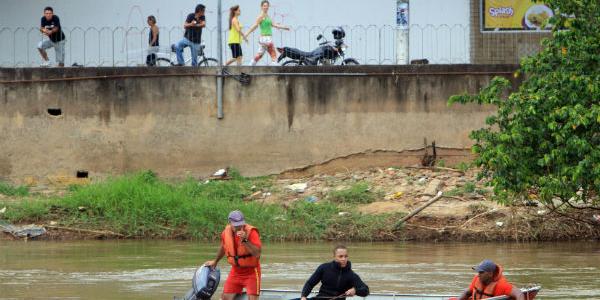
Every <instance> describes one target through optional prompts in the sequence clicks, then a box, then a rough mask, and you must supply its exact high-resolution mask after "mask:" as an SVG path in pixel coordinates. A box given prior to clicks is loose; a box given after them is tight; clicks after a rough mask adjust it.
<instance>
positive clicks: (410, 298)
mask: <svg viewBox="0 0 600 300" xmlns="http://www.w3.org/2000/svg"><path fill="white" fill-rule="evenodd" d="M541 288H542V287H541V286H534V287H529V288H523V289H521V291H522V292H523V293H524V294H525V299H527V300H532V299H534V298H535V296H536V295H537V293H538V292H539V291H540V289H541ZM314 296H316V292H313V293H312V294H311V295H310V296H309V297H314ZM299 298H300V291H293V290H271V289H262V290H260V299H261V300H290V299H299ZM352 299H359V300H456V299H458V297H457V296H456V295H417V294H396V293H371V294H369V296H368V297H365V298H363V297H358V296H356V297H352ZM508 299H509V297H508V296H499V297H493V298H488V300H508ZM236 300H247V297H246V295H245V294H244V295H240V296H239V297H236ZM323 300H327V299H326V298H325V299H323Z"/></svg>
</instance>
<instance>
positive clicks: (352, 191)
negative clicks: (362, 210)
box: [328, 182, 376, 204]
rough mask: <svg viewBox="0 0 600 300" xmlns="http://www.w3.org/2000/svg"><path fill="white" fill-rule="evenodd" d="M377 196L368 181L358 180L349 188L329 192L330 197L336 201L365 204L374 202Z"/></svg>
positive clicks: (330, 199)
mask: <svg viewBox="0 0 600 300" xmlns="http://www.w3.org/2000/svg"><path fill="white" fill-rule="evenodd" d="M375 196H376V195H375V193H373V192H371V189H370V188H369V184H368V183H366V182H358V183H355V184H354V185H352V186H351V187H349V188H347V189H343V190H341V191H334V192H331V193H329V196H328V199H329V201H332V202H335V203H354V204H363V203H371V202H373V201H374V200H375Z"/></svg>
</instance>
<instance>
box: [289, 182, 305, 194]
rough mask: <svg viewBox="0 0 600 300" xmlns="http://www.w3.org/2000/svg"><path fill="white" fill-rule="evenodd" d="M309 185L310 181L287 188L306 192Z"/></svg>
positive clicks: (297, 191)
mask: <svg viewBox="0 0 600 300" xmlns="http://www.w3.org/2000/svg"><path fill="white" fill-rule="evenodd" d="M307 187H308V183H295V184H290V185H288V186H286V188H287V189H289V190H292V191H293V192H296V193H304V191H305V190H306V188H307Z"/></svg>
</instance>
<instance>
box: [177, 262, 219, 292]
mask: <svg viewBox="0 0 600 300" xmlns="http://www.w3.org/2000/svg"><path fill="white" fill-rule="evenodd" d="M220 280H221V270H219V269H218V268H214V269H211V268H210V267H207V266H201V267H200V268H198V269H197V270H196V272H195V273H194V278H192V288H191V289H190V290H189V291H188V292H187V293H186V294H185V296H184V297H183V298H177V297H174V298H173V299H174V300H208V299H210V297H212V295H213V294H214V293H215V292H216V291H217V288H218V287H219V281H220Z"/></svg>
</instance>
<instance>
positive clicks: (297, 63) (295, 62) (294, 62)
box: [282, 60, 303, 67]
mask: <svg viewBox="0 0 600 300" xmlns="http://www.w3.org/2000/svg"><path fill="white" fill-rule="evenodd" d="M301 65H303V64H302V62H301V61H299V60H288V61H286V62H284V63H283V64H282V66H291V67H295V66H301Z"/></svg>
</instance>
